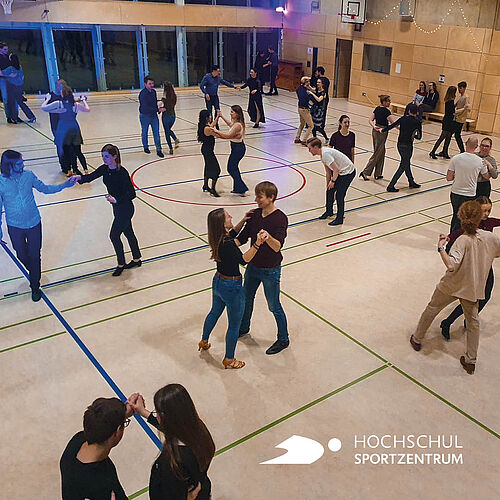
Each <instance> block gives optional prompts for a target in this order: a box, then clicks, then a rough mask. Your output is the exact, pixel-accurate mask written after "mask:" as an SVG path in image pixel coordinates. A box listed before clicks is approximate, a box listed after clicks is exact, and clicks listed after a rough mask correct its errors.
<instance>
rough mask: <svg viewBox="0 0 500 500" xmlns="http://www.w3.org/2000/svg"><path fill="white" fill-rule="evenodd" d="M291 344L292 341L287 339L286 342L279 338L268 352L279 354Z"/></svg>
mask: <svg viewBox="0 0 500 500" xmlns="http://www.w3.org/2000/svg"><path fill="white" fill-rule="evenodd" d="M289 345H290V341H289V340H287V341H286V342H284V341H283V340H277V341H276V342H275V343H274V344H273V345H272V346H271V347H270V348H269V349H268V350H267V351H266V354H278V353H279V352H281V351H282V350H283V349H286V348H287V347H288V346H289Z"/></svg>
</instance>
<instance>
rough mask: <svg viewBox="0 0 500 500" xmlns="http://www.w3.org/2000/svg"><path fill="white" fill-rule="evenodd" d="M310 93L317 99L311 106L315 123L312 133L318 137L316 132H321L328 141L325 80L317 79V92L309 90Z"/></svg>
mask: <svg viewBox="0 0 500 500" xmlns="http://www.w3.org/2000/svg"><path fill="white" fill-rule="evenodd" d="M308 94H310V95H311V96H312V98H313V99H314V100H315V101H316V102H315V103H314V104H313V105H312V108H311V116H312V119H313V123H314V128H313V130H312V134H313V136H314V137H316V132H319V133H320V134H321V135H322V136H323V137H324V138H325V141H326V142H328V136H327V135H326V132H325V115H326V91H325V89H324V88H323V80H321V78H318V79H317V80H316V92H311V91H310V90H309V91H308Z"/></svg>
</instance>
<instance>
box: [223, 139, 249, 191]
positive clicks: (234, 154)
mask: <svg viewBox="0 0 500 500" xmlns="http://www.w3.org/2000/svg"><path fill="white" fill-rule="evenodd" d="M246 150H247V147H246V146H245V143H244V142H233V141H231V154H230V155H229V158H228V160H227V173H228V174H229V175H230V176H231V177H232V178H233V192H234V193H240V194H243V193H246V192H247V191H248V187H247V185H246V184H245V183H244V182H243V179H242V178H241V173H240V169H239V167H238V165H239V163H240V160H241V159H242V158H243V157H244V156H245V152H246Z"/></svg>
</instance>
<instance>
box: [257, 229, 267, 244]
mask: <svg viewBox="0 0 500 500" xmlns="http://www.w3.org/2000/svg"><path fill="white" fill-rule="evenodd" d="M268 238H269V233H268V232H267V231H266V230H265V229H261V230H260V231H259V232H258V233H257V245H262V243H264V242H265V241H266V240H267V239H268Z"/></svg>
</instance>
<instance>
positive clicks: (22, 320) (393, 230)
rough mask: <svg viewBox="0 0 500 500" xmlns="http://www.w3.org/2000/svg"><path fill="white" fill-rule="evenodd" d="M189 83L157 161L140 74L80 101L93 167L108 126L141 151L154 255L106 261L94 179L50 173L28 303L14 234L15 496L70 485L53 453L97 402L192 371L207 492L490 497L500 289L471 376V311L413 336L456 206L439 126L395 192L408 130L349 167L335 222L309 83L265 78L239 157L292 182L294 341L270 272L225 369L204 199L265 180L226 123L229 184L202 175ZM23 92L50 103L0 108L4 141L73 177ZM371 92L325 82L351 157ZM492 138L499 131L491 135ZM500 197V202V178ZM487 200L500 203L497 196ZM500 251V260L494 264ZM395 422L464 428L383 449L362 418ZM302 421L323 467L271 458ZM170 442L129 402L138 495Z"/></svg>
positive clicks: (2, 293) (35, 163) (230, 201)
mask: <svg viewBox="0 0 500 500" xmlns="http://www.w3.org/2000/svg"><path fill="white" fill-rule="evenodd" d="M180 96H181V97H180V99H179V103H178V105H177V116H178V118H177V122H176V124H175V132H176V133H177V134H178V136H179V138H180V140H181V146H180V147H179V149H177V150H176V153H175V155H174V156H173V157H170V156H169V155H167V156H166V157H165V158H164V159H162V160H160V159H158V158H157V157H156V156H155V155H154V149H153V154H151V155H146V154H144V153H143V152H142V147H141V142H140V135H139V134H140V129H139V123H138V116H137V106H138V105H137V94H119V95H112V96H111V95H109V96H104V95H101V96H94V95H92V96H91V97H90V99H89V105H90V107H91V113H90V114H88V115H84V114H81V115H79V120H80V124H81V127H82V133H83V136H84V138H85V146H84V152H85V154H86V156H87V159H88V161H89V163H90V165H92V167H96V166H98V165H100V154H99V151H100V149H101V147H102V145H103V144H104V143H106V142H112V143H114V144H116V145H117V146H119V147H120V149H121V151H122V160H123V164H124V166H125V167H126V168H127V170H128V171H129V172H130V173H132V172H134V171H136V172H135V175H134V181H135V183H136V185H137V186H139V187H140V188H142V189H143V191H142V192H138V193H137V194H138V197H137V200H136V201H135V208H136V213H135V217H134V220H133V223H134V227H135V231H136V234H137V236H138V240H139V243H140V245H141V248H142V250H143V259H144V264H145V265H143V266H142V268H140V269H134V270H130V271H125V272H124V273H123V274H122V276H121V277H120V278H112V277H111V275H110V271H111V270H112V269H113V268H114V266H115V265H116V263H115V262H116V261H115V257H114V255H113V249H112V246H111V243H110V241H109V239H108V233H109V228H110V225H111V219H112V211H111V208H110V206H109V205H108V203H107V202H106V200H105V199H104V197H103V194H104V193H105V191H104V186H103V184H102V182H101V181H100V180H98V181H95V182H94V183H92V184H88V185H85V186H76V187H74V188H72V189H67V190H64V191H63V192H61V193H58V194H56V195H50V196H49V195H40V194H39V193H37V197H36V199H37V202H38V203H39V206H40V211H41V214H42V219H43V233H44V236H43V238H44V244H43V254H42V266H43V270H44V273H43V275H42V285H43V290H44V292H45V297H44V299H43V300H42V301H40V302H38V303H32V302H31V299H30V295H29V288H28V282H27V280H26V279H25V278H24V277H23V275H22V274H21V272H20V270H19V269H18V268H17V267H16V265H15V263H14V262H13V260H12V259H11V258H10V257H9V256H8V255H7V253H6V251H5V249H3V248H2V249H0V269H1V276H0V304H1V305H0V308H1V309H0V310H1V316H0V318H1V326H0V355H1V358H0V359H1V364H0V378H1V380H2V385H1V392H0V397H1V400H2V418H1V423H0V428H1V435H2V449H1V451H0V461H1V463H2V469H3V470H2V478H3V481H2V493H1V494H0V497H1V498H5V499H9V500H17V499H23V500H25V499H28V498H29V499H34V498H36V499H55V498H60V493H59V491H60V478H59V468H58V461H59V458H60V455H61V453H62V450H63V449H64V447H65V445H66V443H67V441H68V440H69V439H70V437H71V436H72V435H73V434H74V433H75V432H77V431H78V430H80V429H81V421H82V415H83V412H84V410H85V408H86V406H87V405H88V404H90V403H91V402H92V401H93V400H94V399H95V398H97V397H100V396H106V397H112V396H114V395H116V394H117V393H118V394H120V393H124V394H126V395H129V394H130V393H132V392H135V391H139V392H141V393H142V394H144V396H145V398H146V400H147V402H148V405H149V407H151V401H152V395H153V394H154V392H155V391H156V390H157V389H158V388H159V387H161V386H162V385H164V384H166V383H170V382H178V383H182V384H183V385H184V386H185V387H186V388H187V389H188V391H189V392H190V394H191V396H192V397H193V400H194V401H195V404H196V406H197V408H198V411H199V413H200V415H201V416H202V418H203V419H204V421H205V422H206V424H207V426H208V428H209V429H210V431H211V432H212V435H213V437H214V440H215V443H216V446H217V450H218V451H217V456H216V457H215V459H214V461H213V463H212V465H211V468H210V471H209V476H210V478H211V480H212V484H213V500H233V499H238V500H240V499H242V500H250V499H251V500H267V499H279V500H288V499H294V500H295V499H305V500H313V499H320V498H321V499H323V498H329V499H330V498H345V499H355V498H360V499H368V498H370V499H382V498H383V499H388V498H390V499H400V498H403V497H406V498H412V499H413V498H425V499H432V498H441V499H443V498H445V499H447V498H450V499H451V498H456V497H457V496H464V495H465V496H474V497H475V498H478V499H493V498H495V497H496V495H497V494H498V490H499V488H500V484H499V480H498V471H499V470H500V453H499V437H500V436H499V434H498V433H499V432H500V429H499V425H498V415H499V411H500V401H499V397H498V375H499V368H498V366H499V365H498V359H499V357H500V346H499V344H498V340H499V328H498V326H499V324H500V312H499V310H500V309H499V305H500V297H499V294H498V293H497V290H494V292H493V297H492V299H491V301H490V303H489V304H488V306H487V308H486V309H485V310H484V311H483V313H482V314H481V341H480V351H479V359H478V366H477V370H476V373H475V375H474V376H469V375H467V373H466V372H465V371H464V370H463V369H462V368H461V366H460V363H459V361H458V359H459V357H460V355H461V354H462V353H463V349H464V341H463V327H462V323H461V320H459V321H457V322H456V324H455V325H454V328H453V329H452V332H451V335H452V338H451V341H450V342H448V343H446V342H445V341H444V340H443V339H442V337H441V335H440V331H439V321H440V320H436V322H435V323H434V324H433V325H432V327H431V329H430V331H429V332H428V337H427V340H426V342H425V345H424V347H423V349H422V351H421V352H420V353H416V352H414V351H413V349H411V347H410V345H409V342H408V338H409V335H410V333H411V332H412V329H413V328H414V327H415V325H416V323H417V320H418V318H419V315H420V313H421V312H422V310H423V308H424V307H425V305H426V303H427V301H428V300H429V298H430V295H431V293H432V291H433V290H434V287H435V285H436V283H437V282H438V280H439V279H440V278H441V276H442V274H443V272H444V267H443V265H442V263H441V262H440V259H439V257H438V255H437V252H436V241H437V236H438V234H439V233H440V232H447V230H448V227H449V225H448V224H449V220H450V215H451V206H450V203H449V191H450V189H449V186H448V183H447V182H446V179H445V172H446V169H447V166H448V163H447V162H446V161H445V160H438V161H432V160H430V159H429V157H428V151H429V150H430V148H431V144H432V143H433V142H434V141H435V139H436V137H437V135H438V134H439V131H440V124H435V123H426V124H425V125H424V137H423V140H422V141H418V142H416V144H415V153H414V155H413V160H412V161H413V170H414V175H415V179H416V181H417V182H419V183H421V184H422V187H421V189H419V190H417V191H415V190H412V191H409V190H408V187H407V184H406V182H405V178H404V177H403V178H402V179H401V181H402V182H400V183H399V184H398V187H400V188H401V190H400V192H399V193H397V194H390V193H387V192H386V191H385V188H386V186H387V183H388V180H389V179H390V177H391V176H392V174H393V172H394V171H395V169H396V168H397V165H398V161H397V159H398V158H399V157H398V154H397V150H396V147H395V146H396V142H395V141H396V138H397V132H395V131H393V132H391V134H390V137H389V140H388V143H387V159H386V163H385V172H384V174H385V178H384V179H383V180H381V181H377V182H374V181H370V182H363V181H362V180H360V179H359V178H358V177H356V178H355V180H354V182H353V184H352V186H351V188H350V190H349V192H348V197H347V198H348V202H347V207H346V208H347V213H346V220H345V223H344V225H343V226H342V227H335V228H333V227H329V226H328V225H327V224H326V222H325V221H319V220H317V219H316V218H317V217H318V216H319V215H320V214H321V213H322V212H323V210H324V207H323V204H324V174H323V166H322V164H321V162H320V161H319V160H318V159H317V158H313V157H312V156H311V155H310V154H309V152H308V150H307V148H304V147H302V146H300V145H295V144H293V139H294V136H295V131H296V128H295V127H296V125H297V122H298V120H297V111H296V99H295V96H294V95H293V94H291V93H288V92H285V91H280V95H279V96H278V97H272V98H268V97H266V98H265V101H264V102H265V110H266V115H267V116H268V122H267V123H266V124H265V125H264V126H262V127H261V128H260V129H259V130H254V129H252V128H249V129H248V134H247V138H246V144H247V156H246V157H245V158H244V160H243V161H242V162H241V165H240V167H241V170H242V172H243V177H244V179H245V181H246V182H247V184H249V186H250V188H251V189H253V186H254V185H255V184H256V183H257V182H259V181H262V180H265V179H267V180H271V181H273V182H275V183H276V184H277V185H278V188H279V191H280V200H279V201H278V202H277V205H278V207H279V208H281V209H282V210H283V211H284V212H285V213H287V215H288V217H289V222H290V227H289V231H288V238H287V240H286V244H285V248H284V252H283V254H284V262H283V264H284V267H283V273H282V283H281V284H282V302H283V306H284V308H285V311H286V313H287V316H288V322H289V328H290V336H291V344H290V347H289V348H288V349H286V350H285V351H283V352H282V353H280V354H279V355H276V356H266V354H265V349H266V348H267V347H269V345H271V344H272V342H273V341H274V340H275V336H276V335H275V324H274V319H273V316H272V314H271V313H270V312H269V311H268V310H267V307H266V303H265V299H264V296H263V293H262V290H260V291H259V292H258V295H257V299H256V309H255V312H254V316H253V323H252V330H251V335H250V336H247V338H245V339H243V340H242V341H240V342H239V344H238V347H237V357H238V359H242V360H244V361H245V362H246V363H247V365H246V367H245V368H243V369H242V370H237V371H229V370H226V371H224V370H223V369H221V368H222V367H221V360H222V357H223V354H224V333H225V328H226V317H225V316H223V317H222V318H221V320H220V321H219V324H218V325H217V327H216V329H215V331H214V333H213V335H212V337H211V342H212V348H211V349H210V351H208V352H206V353H202V354H199V353H198V352H197V342H198V340H199V338H200V335H201V326H202V323H203V320H204V317H205V315H206V313H207V312H208V310H209V307H210V300H211V295H210V285H211V279H212V276H213V268H214V266H213V263H212V262H211V261H210V260H209V252H208V250H207V248H206V234H205V233H206V215H207V213H208V211H209V210H211V209H212V208H213V207H216V206H225V207H227V210H229V211H230V213H231V214H232V215H233V217H234V219H235V220H239V218H240V217H241V216H242V215H243V214H244V213H245V211H246V210H248V209H249V208H251V207H252V206H253V196H248V197H246V198H240V197H235V196H234V195H231V194H230V189H231V183H230V180H231V179H230V178H229V177H228V176H227V174H226V170H225V163H226V159H227V154H228V151H229V147H228V146H229V145H228V143H227V142H225V141H222V140H221V141H218V143H217V147H216V152H217V153H218V155H219V160H220V163H221V166H222V168H223V174H225V176H224V177H222V178H221V180H220V182H219V189H220V191H221V192H222V193H221V194H222V197H221V198H220V199H214V198H213V197H210V196H209V195H208V194H206V193H202V191H201V181H200V176H201V175H202V168H203V166H202V165H203V163H202V157H201V155H200V146H199V144H198V143H197V142H196V140H195V123H196V121H197V115H198V112H199V110H200V109H201V107H202V106H203V100H202V98H201V95H200V93H199V92H196V91H185V92H182V93H181V94H180ZM221 100H222V101H223V104H224V107H223V111H225V112H226V113H227V112H228V105H231V104H240V105H241V106H242V107H243V108H244V109H246V103H247V93H246V92H245V91H242V92H241V93H237V92H236V91H232V90H221ZM29 104H31V105H33V108H34V110H35V113H36V115H37V117H38V122H37V123H36V124H35V125H34V126H32V127H31V126H28V125H26V124H23V125H19V126H16V127H14V126H5V125H2V126H1V129H2V130H1V147H2V149H5V148H7V147H10V148H12V149H17V150H19V151H22V153H23V156H24V158H25V159H26V160H27V161H26V164H27V168H29V169H32V170H33V171H34V172H35V173H36V174H37V175H38V176H39V177H40V178H41V179H43V180H44V182H46V183H59V182H62V181H63V180H64V178H63V177H62V176H61V175H60V171H59V167H58V163H57V158H56V155H55V150H54V146H53V144H52V140H51V133H50V128H49V123H48V116H47V115H46V114H44V113H43V112H41V111H40V110H39V104H40V103H39V102H38V101H31V102H30V103H29ZM371 109H372V106H371V105H370V106H360V105H355V104H350V103H347V102H346V101H345V100H333V101H331V102H330V107H329V114H328V125H327V132H328V133H329V134H331V133H332V131H333V130H334V128H336V123H337V119H338V117H339V116H340V114H342V113H347V114H348V115H350V117H351V123H352V130H353V131H354V132H355V133H356V144H357V149H356V160H355V164H356V168H357V172H358V174H359V172H360V169H362V168H363V167H364V165H365V164H366V162H367V160H368V158H369V156H370V151H371V149H372V141H371V134H370V127H369V125H368V123H367V117H368V116H369V114H370V113H371ZM499 144H500V140H499V139H494V145H493V147H494V150H495V149H497V150H498V147H499ZM164 148H165V149H164V151H167V152H168V150H167V148H166V147H165V146H164ZM452 151H453V153H456V145H455V143H453V145H452ZM493 154H495V151H494V152H493ZM494 187H496V188H499V187H500V184H499V183H496V186H495V184H494ZM492 198H493V201H494V202H495V203H496V202H497V201H498V200H500V191H498V190H497V191H495V192H493V193H492ZM492 215H493V216H497V217H499V216H500V209H499V208H498V205H496V204H495V205H494V209H493V214H492ZM4 228H5V225H4ZM5 232H6V231H5ZM9 246H10V242H9ZM126 248H127V249H128V247H126ZM495 271H496V274H497V276H500V263H499V262H496V263H495ZM448 310H449V309H447V311H448ZM442 317H443V316H439V318H442ZM146 427H147V424H146ZM387 434H388V435H391V436H396V437H397V439H401V438H402V436H403V435H410V434H414V435H420V434H423V435H431V436H432V438H433V439H437V437H438V436H440V435H444V436H445V438H446V441H447V442H448V441H449V436H450V435H452V436H457V437H456V439H457V442H456V443H455V444H457V445H458V446H457V447H454V448H453V449H451V450H450V449H444V448H441V449H437V448H435V447H433V448H432V449H431V450H428V449H409V450H408V449H403V448H402V447H401V445H396V448H393V449H389V450H388V449H384V448H382V447H378V448H376V449H370V448H366V449H363V448H361V445H360V444H359V440H360V439H362V436H363V435H365V436H369V435H377V436H379V437H381V436H383V435H387ZM293 435H298V436H302V437H306V438H310V439H313V440H315V441H317V442H319V443H320V444H321V445H322V446H323V448H324V450H325V451H324V455H323V456H322V457H321V458H320V459H318V460H317V461H315V462H314V463H313V464H310V465H260V462H263V461H266V460H270V459H272V458H274V457H276V456H279V455H281V454H283V453H284V450H282V449H275V446H276V445H278V444H280V443H282V442H283V441H285V440H287V439H288V438H290V437H291V436H293ZM355 437H356V438H355ZM331 438H338V439H339V440H341V442H342V447H341V449H340V450H339V451H336V452H333V451H330V449H329V448H328V443H329V440H330V439H331ZM355 439H358V444H357V447H356V448H355ZM373 439H374V438H373ZM373 439H372V441H371V443H374V442H375V441H374V440H373ZM388 439H392V437H391V438H388ZM454 439H455V438H454ZM434 446H435V445H434ZM157 451H158V450H157V448H156V445H155V443H154V433H152V432H151V430H149V433H148V432H145V429H144V428H143V427H141V425H140V424H139V422H138V421H136V420H133V421H132V423H131V425H130V426H129V427H128V428H127V429H126V432H125V436H124V438H123V441H122V442H121V444H120V445H119V446H118V447H117V448H115V449H114V450H113V451H112V455H111V456H112V459H113V460H114V463H115V465H116V467H117V470H118V474H119V477H120V479H121V482H122V484H123V486H124V488H125V491H126V492H127V494H128V495H129V496H130V498H140V499H145V498H147V496H148V495H147V488H146V487H147V484H148V480H149V469H150V466H151V463H152V461H153V460H154V457H155V456H156V453H157ZM356 453H366V454H372V453H411V454H414V453H438V454H444V455H447V454H448V453H455V454H456V455H459V454H462V461H463V463H461V464H460V463H459V464H454V465H443V464H436V465H429V464H426V463H424V464H421V463H419V464H418V465H402V464H399V465H398V464H394V465H391V464H378V465H375V464H373V463H365V464H356V455H355V454H356ZM370 460H372V459H370ZM373 460H374V461H376V459H373ZM408 460H410V459H408ZM495 471H496V472H495ZM495 492H497V493H495Z"/></svg>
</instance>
